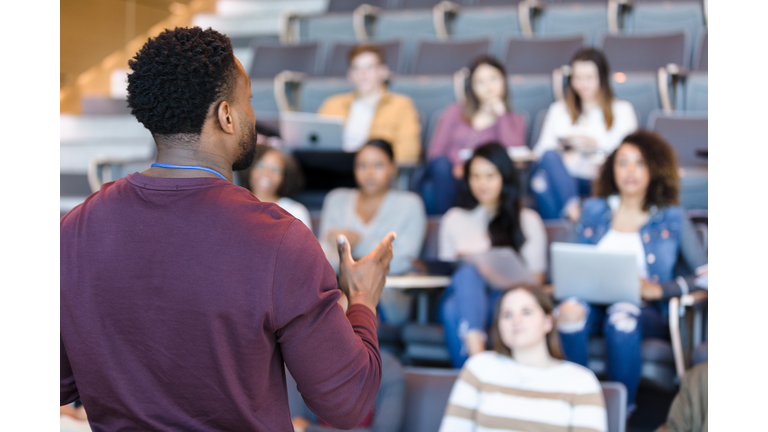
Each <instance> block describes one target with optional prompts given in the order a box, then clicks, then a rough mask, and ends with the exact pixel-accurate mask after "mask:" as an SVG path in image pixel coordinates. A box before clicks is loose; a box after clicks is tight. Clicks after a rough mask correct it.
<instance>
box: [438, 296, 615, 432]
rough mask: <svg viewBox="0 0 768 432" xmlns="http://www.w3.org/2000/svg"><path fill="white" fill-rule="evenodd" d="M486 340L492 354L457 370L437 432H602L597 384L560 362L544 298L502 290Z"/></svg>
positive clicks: (548, 305)
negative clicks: (490, 343)
mask: <svg viewBox="0 0 768 432" xmlns="http://www.w3.org/2000/svg"><path fill="white" fill-rule="evenodd" d="M491 335H492V339H493V351H487V352H483V353H480V354H478V355H475V356H473V357H472V358H470V359H469V360H468V361H467V362H466V364H464V367H463V368H462V369H461V373H460V374H459V377H458V379H457V380H456V384H454V386H453V390H451V395H450V397H449V399H448V406H447V407H446V410H445V415H444V417H443V421H442V423H441V424H440V432H463V431H466V432H471V431H475V430H478V428H482V427H485V428H490V429H493V430H494V431H521V430H526V431H528V430H530V431H533V430H585V431H586V430H589V431H606V430H607V429H608V427H607V416H606V411H605V400H604V398H603V393H602V391H601V388H600V383H599V382H598V380H597V377H595V374H594V373H593V372H592V371H591V370H589V369H587V368H586V367H583V366H580V365H577V364H575V363H571V362H568V361H563V360H562V358H563V357H562V355H561V354H560V344H559V342H558V338H557V331H556V330H555V324H554V318H553V316H552V300H551V299H550V297H549V296H548V295H547V294H545V293H544V292H542V291H541V290H540V289H538V288H529V287H522V286H520V287H514V288H511V289H508V290H506V291H504V292H503V293H502V294H501V296H500V298H499V301H498V302H497V306H496V312H495V314H494V319H493V324H492V326H491Z"/></svg>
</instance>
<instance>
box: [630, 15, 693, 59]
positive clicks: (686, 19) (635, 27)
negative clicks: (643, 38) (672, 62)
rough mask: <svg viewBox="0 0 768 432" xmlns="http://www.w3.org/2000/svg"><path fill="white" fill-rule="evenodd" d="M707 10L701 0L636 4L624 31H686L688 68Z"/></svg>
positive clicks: (641, 32) (646, 32)
mask: <svg viewBox="0 0 768 432" xmlns="http://www.w3.org/2000/svg"><path fill="white" fill-rule="evenodd" d="M704 28H705V27H704V11H703V9H702V2H701V0H688V1H675V2H669V1H664V2H661V1H658V2H657V1H650V2H649V1H643V2H635V3H634V4H633V5H632V7H631V8H630V9H629V14H628V16H626V17H625V19H624V31H625V32H627V33H633V34H648V33H668V32H678V31H685V32H686V33H687V35H688V38H687V39H686V41H685V50H686V51H685V52H686V54H687V56H686V58H685V62H684V63H682V64H680V66H683V67H688V66H689V64H690V63H689V61H690V53H692V52H693V45H694V43H695V42H696V40H697V39H698V37H699V33H700V32H701V31H702V29H704Z"/></svg>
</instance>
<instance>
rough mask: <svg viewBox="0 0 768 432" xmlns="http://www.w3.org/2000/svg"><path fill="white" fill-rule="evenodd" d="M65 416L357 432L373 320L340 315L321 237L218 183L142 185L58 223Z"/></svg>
mask: <svg viewBox="0 0 768 432" xmlns="http://www.w3.org/2000/svg"><path fill="white" fill-rule="evenodd" d="M60 254H61V304H60V305H61V306H60V307H61V323H60V324H61V404H62V405H63V404H66V403H69V402H72V401H74V400H76V399H77V398H80V399H81V400H82V402H83V405H84V406H85V409H86V411H87V412H88V420H89V422H90V424H91V428H92V429H93V430H94V431H122V430H162V431H167V430H183V431H191V430H195V431H214V430H216V431H269V432H273V431H292V430H293V428H292V426H291V419H290V414H289V410H288V396H287V392H286V386H285V376H284V371H283V362H285V364H286V365H287V367H288V369H289V370H290V372H291V374H292V375H293V376H294V378H295V379H296V382H297V384H298V389H299V391H300V392H301V393H302V395H303V396H304V398H305V401H306V403H307V406H309V407H310V409H312V411H314V412H315V413H316V414H317V415H318V416H319V417H321V418H323V419H325V420H326V421H328V422H329V423H331V424H332V425H334V427H337V428H343V429H349V428H352V427H354V426H356V425H357V424H358V423H360V421H362V420H363V418H365V416H366V415H367V414H368V413H369V412H370V411H371V409H372V407H373V403H374V399H375V398H376V393H377V392H378V389H379V384H380V382H381V357H380V356H379V351H378V341H377V339H376V322H375V317H374V315H373V313H372V312H371V310H370V309H368V308H366V307H365V306H361V305H355V306H352V307H350V308H349V312H348V313H347V316H346V317H345V316H344V313H343V311H342V309H341V307H340V306H339V305H338V304H337V303H336V302H337V300H338V299H339V296H340V295H341V292H340V291H339V290H338V289H337V284H336V279H335V274H334V270H333V268H332V267H331V265H330V264H329V263H328V261H327V260H326V259H325V256H324V254H323V251H322V249H321V247H320V245H319V244H318V242H317V240H316V239H315V237H314V236H313V235H312V233H311V232H310V231H309V230H308V229H307V228H306V226H305V225H304V224H303V223H301V221H299V220H297V219H295V218H294V217H292V216H290V215H289V214H288V213H287V212H285V211H284V210H282V209H281V208H280V207H278V206H277V205H275V204H268V203H262V202H260V201H259V200H257V199H256V198H255V197H254V196H253V195H252V194H251V193H249V192H248V191H247V190H245V189H243V188H241V187H238V186H235V185H233V184H231V183H229V182H227V181H224V180H222V179H218V178H183V179H165V178H154V177H148V176H144V175H141V174H138V173H136V174H132V175H130V176H128V177H126V178H124V179H120V180H117V181H115V182H112V183H107V184H105V185H104V186H102V188H101V190H100V191H99V192H97V193H95V194H93V195H91V196H90V197H88V199H87V200H86V201H85V203H83V204H82V205H80V206H78V207H77V208H75V209H74V210H72V211H71V212H69V213H68V214H67V215H66V216H64V218H62V220H61V251H60Z"/></svg>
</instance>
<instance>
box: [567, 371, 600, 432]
mask: <svg viewBox="0 0 768 432" xmlns="http://www.w3.org/2000/svg"><path fill="white" fill-rule="evenodd" d="M584 375H586V376H587V377H586V383H585V385H584V388H583V390H582V392H581V393H579V394H578V395H577V396H576V397H575V398H574V400H573V401H572V406H573V414H572V416H571V419H572V420H571V424H570V426H572V427H573V430H578V431H584V432H606V431H607V430H608V414H607V412H606V409H605V398H604V396H603V390H602V388H601V387H600V382H599V381H598V380H597V377H595V374H594V373H592V372H591V371H584Z"/></svg>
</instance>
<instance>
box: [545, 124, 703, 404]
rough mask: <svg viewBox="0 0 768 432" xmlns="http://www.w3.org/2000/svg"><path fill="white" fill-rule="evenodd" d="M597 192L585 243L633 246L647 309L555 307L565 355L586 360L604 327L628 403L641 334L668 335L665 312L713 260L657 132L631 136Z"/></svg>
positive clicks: (580, 234)
mask: <svg viewBox="0 0 768 432" xmlns="http://www.w3.org/2000/svg"><path fill="white" fill-rule="evenodd" d="M595 187H596V189H595V194H596V195H597V198H591V199H589V200H587V201H586V202H585V204H584V208H583V211H582V214H581V218H580V220H579V221H578V223H577V224H576V235H577V241H578V242H579V243H586V244H593V245H597V247H598V248H599V249H602V250H608V251H616V252H632V253H635V255H636V256H637V265H638V274H639V275H640V277H641V284H640V285H641V296H642V299H643V300H644V301H643V303H642V306H641V307H637V306H635V305H633V304H630V303H616V304H614V305H612V306H610V307H607V308H606V307H600V306H596V305H588V304H587V303H585V302H583V301H581V300H579V299H575V298H574V299H569V300H566V301H564V302H563V303H562V304H561V305H560V306H559V307H558V311H557V315H558V330H559V332H560V339H561V342H562V346H563V350H564V351H565V355H566V358H567V359H568V360H570V361H573V362H575V363H579V364H581V365H583V366H586V365H587V360H588V351H587V342H588V339H589V336H591V335H593V334H597V333H599V332H600V330H601V329H602V333H603V334H604V335H605V341H606V347H607V359H606V360H607V371H608V379H610V380H611V381H620V382H622V383H624V385H626V386H627V390H628V394H629V398H628V403H629V405H630V409H632V408H633V406H634V399H635V393H636V391H637V386H638V384H639V382H640V373H641V366H642V357H641V353H640V347H641V342H642V339H643V338H648V337H653V338H663V339H669V329H668V328H667V324H666V320H665V319H664V318H663V316H662V303H661V302H658V301H656V300H662V299H667V298H670V297H674V296H679V295H681V294H685V293H688V292H690V291H694V290H696V289H698V288H697V287H696V286H695V283H694V280H695V277H696V272H697V270H698V271H699V272H700V273H701V272H703V271H706V270H705V269H706V266H705V265H706V263H707V258H706V255H705V254H704V249H703V247H702V245H701V242H700V241H699V239H698V237H697V235H696V232H695V231H694V228H693V225H692V224H691V222H690V221H689V220H688V218H687V216H686V214H685V211H684V210H683V209H682V208H681V207H680V206H679V205H677V204H678V202H679V177H678V173H677V163H676V156H675V153H674V150H673V149H672V148H671V147H670V145H669V144H667V143H666V142H665V141H664V140H663V139H662V138H661V137H660V136H659V135H657V134H654V133H651V132H647V131H637V132H635V133H632V134H630V135H628V136H627V137H626V138H624V140H623V141H622V144H621V145H620V146H619V147H618V148H617V149H616V150H615V151H614V152H613V153H612V154H611V155H610V156H609V157H608V158H607V159H606V161H605V163H604V164H603V166H602V168H601V170H600V175H599V177H598V179H597V181H596V184H595Z"/></svg>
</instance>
